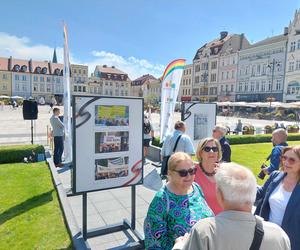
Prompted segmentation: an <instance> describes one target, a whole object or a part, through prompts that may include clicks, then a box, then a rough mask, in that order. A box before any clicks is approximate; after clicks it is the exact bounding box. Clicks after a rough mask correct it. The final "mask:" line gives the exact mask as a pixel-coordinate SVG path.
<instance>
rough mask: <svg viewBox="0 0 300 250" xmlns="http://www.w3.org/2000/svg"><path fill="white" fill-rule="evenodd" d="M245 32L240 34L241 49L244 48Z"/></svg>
mask: <svg viewBox="0 0 300 250" xmlns="http://www.w3.org/2000/svg"><path fill="white" fill-rule="evenodd" d="M243 40H244V33H242V34H241V35H240V50H241V49H242V48H243Z"/></svg>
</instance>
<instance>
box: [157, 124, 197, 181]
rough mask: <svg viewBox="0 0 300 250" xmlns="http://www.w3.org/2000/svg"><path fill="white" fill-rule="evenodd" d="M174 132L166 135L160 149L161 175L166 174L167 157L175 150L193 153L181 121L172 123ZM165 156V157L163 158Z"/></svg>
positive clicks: (191, 144)
mask: <svg viewBox="0 0 300 250" xmlns="http://www.w3.org/2000/svg"><path fill="white" fill-rule="evenodd" d="M174 129H175V130H174V132H173V134H170V135H168V136H167V137H166V139H165V141H164V144H163V146H162V149H161V159H162V161H163V163H164V161H166V164H162V170H161V175H162V176H164V175H166V174H167V171H168V168H167V159H168V158H169V157H170V156H171V155H172V154H173V153H175V152H185V153H187V154H189V155H191V156H192V155H194V154H195V149H194V145H193V142H192V140H191V138H190V137H189V136H188V135H187V134H185V130H186V126H185V123H184V122H183V121H177V122H176V123H175V125H174ZM164 158H165V159H164Z"/></svg>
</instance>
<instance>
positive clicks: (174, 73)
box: [160, 59, 185, 142]
mask: <svg viewBox="0 0 300 250" xmlns="http://www.w3.org/2000/svg"><path fill="white" fill-rule="evenodd" d="M184 65H185V60H184V59H178V60H175V61H173V62H171V63H170V64H169V65H168V67H167V68H166V70H165V72H164V75H163V80H162V84H161V85H162V91H161V112H160V141H161V142H162V141H164V140H165V138H166V136H167V134H169V133H170V132H171V129H172V125H173V116H174V111H175V105H176V100H177V96H178V92H179V86H180V81H181V77H182V72H183V69H184Z"/></svg>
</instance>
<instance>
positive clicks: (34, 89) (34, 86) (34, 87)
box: [33, 83, 38, 92]
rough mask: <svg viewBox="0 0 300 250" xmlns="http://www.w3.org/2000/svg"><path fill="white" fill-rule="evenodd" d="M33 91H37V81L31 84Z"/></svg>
mask: <svg viewBox="0 0 300 250" xmlns="http://www.w3.org/2000/svg"><path fill="white" fill-rule="evenodd" d="M33 91H35V92H37V91H38V85H37V83H34V84H33Z"/></svg>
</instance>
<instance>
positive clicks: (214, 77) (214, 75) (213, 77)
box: [210, 74, 217, 82]
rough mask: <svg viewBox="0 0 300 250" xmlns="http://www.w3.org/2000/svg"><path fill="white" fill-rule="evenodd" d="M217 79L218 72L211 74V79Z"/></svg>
mask: <svg viewBox="0 0 300 250" xmlns="http://www.w3.org/2000/svg"><path fill="white" fill-rule="evenodd" d="M216 80H217V74H211V75H210V81H211V82H215V81H216Z"/></svg>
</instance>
